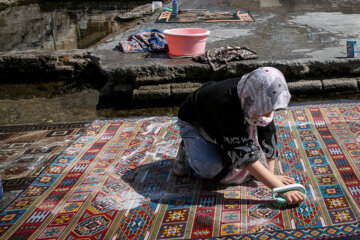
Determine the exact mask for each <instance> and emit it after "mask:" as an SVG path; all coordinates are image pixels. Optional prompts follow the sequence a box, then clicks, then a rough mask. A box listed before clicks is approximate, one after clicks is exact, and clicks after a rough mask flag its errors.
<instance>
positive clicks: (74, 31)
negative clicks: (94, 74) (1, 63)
mask: <svg viewBox="0 0 360 240" xmlns="http://www.w3.org/2000/svg"><path fill="white" fill-rule="evenodd" d="M146 3H151V1H149V0H147V1H145V0H136V1H101V4H99V2H98V1H73V2H71V1H64V2H62V1H51V2H48V3H32V4H28V5H23V6H12V7H9V8H7V9H5V10H3V11H1V12H0V32H1V38H0V51H1V52H6V51H13V50H17V51H24V50H30V49H31V50H68V49H84V48H89V47H91V46H93V45H94V44H96V43H99V42H100V41H103V40H104V39H106V38H108V37H111V36H112V35H114V34H117V33H119V32H123V31H125V30H127V29H129V28H131V27H132V26H133V25H134V24H136V23H135V22H136V21H134V19H131V17H130V18H129V19H123V20H121V21H119V20H116V19H118V18H117V17H118V16H120V15H122V14H124V13H128V12H130V11H132V10H133V9H134V8H136V7H138V6H140V5H144V4H146Z"/></svg>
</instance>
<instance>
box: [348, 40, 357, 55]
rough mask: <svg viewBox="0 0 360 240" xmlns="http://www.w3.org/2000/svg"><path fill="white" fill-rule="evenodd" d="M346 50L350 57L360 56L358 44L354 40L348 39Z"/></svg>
mask: <svg viewBox="0 0 360 240" xmlns="http://www.w3.org/2000/svg"><path fill="white" fill-rule="evenodd" d="M346 50H347V57H348V58H357V57H358V56H359V55H358V54H359V52H358V45H357V42H356V41H354V40H348V41H346Z"/></svg>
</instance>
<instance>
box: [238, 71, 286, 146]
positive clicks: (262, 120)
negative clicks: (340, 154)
mask: <svg viewBox="0 0 360 240" xmlns="http://www.w3.org/2000/svg"><path fill="white" fill-rule="evenodd" d="M237 93H238V96H239V99H240V101H241V107H242V108H243V111H244V115H245V121H246V122H247V125H248V134H249V137H250V138H251V139H253V141H254V143H255V144H256V145H259V143H258V138H257V130H256V126H266V125H268V124H269V123H271V121H272V120H273V117H274V113H273V111H276V110H279V109H285V108H287V106H288V104H289V101H290V97H291V95H290V92H289V89H288V87H287V84H286V81H285V77H284V75H283V74H282V73H281V72H280V71H279V70H278V69H276V68H273V67H261V68H258V69H256V70H254V71H252V72H251V73H248V74H245V75H244V76H243V77H242V78H241V79H240V81H239V83H238V85H237ZM270 112H271V114H270V116H269V117H258V118H254V117H253V114H257V115H264V114H267V113H270Z"/></svg>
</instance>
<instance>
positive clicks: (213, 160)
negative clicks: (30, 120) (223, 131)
mask: <svg viewBox="0 0 360 240" xmlns="http://www.w3.org/2000/svg"><path fill="white" fill-rule="evenodd" d="M177 124H178V125H179V127H180V136H181V138H182V140H183V142H184V151H185V156H186V158H185V159H186V161H187V162H188V163H189V165H190V167H191V168H192V170H194V172H195V176H198V177H202V178H208V179H211V178H214V177H215V176H216V175H217V174H219V173H220V171H221V170H222V169H223V168H224V166H223V162H222V158H221V151H220V149H219V148H218V147H217V146H216V144H214V143H212V142H209V141H207V140H205V139H204V138H203V137H202V136H201V134H200V132H199V131H198V130H197V129H196V128H195V127H194V126H193V125H192V124H190V123H188V122H185V121H182V120H180V119H179V121H178V123H177Z"/></svg>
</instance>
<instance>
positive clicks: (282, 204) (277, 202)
mask: <svg viewBox="0 0 360 240" xmlns="http://www.w3.org/2000/svg"><path fill="white" fill-rule="evenodd" d="M294 190H296V191H299V192H301V193H303V194H304V195H305V197H306V189H305V187H304V186H303V185H301V184H298V183H294V184H289V185H286V186H282V187H277V188H274V189H273V190H272V195H273V198H274V207H275V208H277V209H280V210H282V209H287V208H292V207H294V206H293V205H289V204H288V203H287V201H286V199H285V198H284V197H283V196H281V195H280V194H281V193H284V192H288V191H294ZM295 206H296V205H295Z"/></svg>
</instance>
